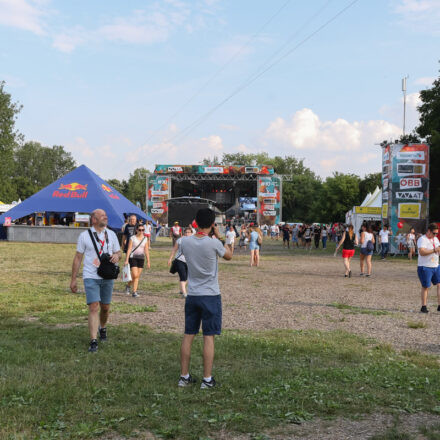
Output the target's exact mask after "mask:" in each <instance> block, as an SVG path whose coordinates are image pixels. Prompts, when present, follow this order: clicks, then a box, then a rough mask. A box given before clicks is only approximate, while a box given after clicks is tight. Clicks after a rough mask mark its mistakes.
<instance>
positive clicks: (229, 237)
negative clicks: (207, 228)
mask: <svg viewBox="0 0 440 440" xmlns="http://www.w3.org/2000/svg"><path fill="white" fill-rule="evenodd" d="M236 236H237V234H236V232H235V229H234V226H233V225H231V226H229V228H228V231H227V232H226V245H227V246H228V249H229V250H230V251H231V253H232V254H233V253H234V246H235V237H236Z"/></svg>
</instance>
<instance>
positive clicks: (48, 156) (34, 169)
mask: <svg viewBox="0 0 440 440" xmlns="http://www.w3.org/2000/svg"><path fill="white" fill-rule="evenodd" d="M14 162H15V172H14V176H13V178H12V182H13V184H14V187H15V191H16V193H17V195H18V197H20V198H21V199H25V198H27V197H29V196H31V195H32V194H35V193H36V192H37V191H40V190H41V189H43V188H44V187H46V186H47V185H50V184H51V183H52V182H54V181H55V180H57V179H59V178H60V177H62V176H64V175H65V174H67V173H68V172H70V171H72V170H73V169H74V168H75V167H76V164H75V161H74V160H73V158H72V155H71V154H70V153H68V152H66V151H65V150H64V148H63V147H62V146H60V145H55V146H53V147H52V148H50V147H44V146H42V145H41V144H40V143H38V142H26V143H25V144H23V145H20V146H18V147H17V148H16V150H15V153H14Z"/></svg>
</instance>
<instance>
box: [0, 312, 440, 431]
mask: <svg viewBox="0 0 440 440" xmlns="http://www.w3.org/2000/svg"><path fill="white" fill-rule="evenodd" d="M0 330H1V333H2V342H1V352H0V354H1V357H2V364H1V366H0V396H1V397H0V420H2V421H3V422H2V425H1V427H0V438H19V437H18V436H19V435H21V434H25V435H26V436H27V437H28V438H58V437H61V436H62V438H75V439H83V438H91V437H95V436H99V435H103V434H105V433H109V432H112V431H114V432H117V433H119V434H120V435H123V436H130V435H131V434H132V433H133V431H134V430H137V429H138V430H139V429H140V430H146V431H151V432H153V433H155V434H157V435H161V436H163V437H165V438H183V439H198V438H200V437H205V438H206V436H208V437H209V436H210V435H212V434H213V433H214V432H216V431H218V430H226V431H230V432H247V433H261V432H263V431H264V430H265V429H269V428H272V427H275V426H279V425H281V424H285V423H299V422H302V421H304V420H308V419H311V418H312V417H315V416H316V417H324V418H328V417H334V416H338V415H341V416H342V415H343V416H350V415H355V414H364V413H368V412H371V411H377V410H378V409H380V408H393V409H394V410H396V411H405V412H416V411H426V412H440V405H439V399H440V392H439V389H440V378H439V376H438V366H437V367H433V366H431V367H427V366H424V367H420V365H419V364H417V363H414V362H417V360H416V359H408V358H407V357H406V356H403V355H399V354H397V353H395V352H393V351H390V350H389V348H387V347H382V346H375V347H370V346H369V345H368V342H367V341H365V340H363V339H362V338H359V337H355V336H353V335H350V334H347V333H343V332H333V333H323V332H316V331H307V332H304V331H296V332H295V331H274V332H258V333H257V334H256V335H252V334H251V333H250V332H249V333H238V332H227V333H226V334H225V335H224V336H222V337H219V338H218V339H217V346H216V348H217V352H216V365H215V375H216V377H217V379H218V380H219V382H221V383H222V386H221V387H219V388H218V389H216V390H212V392H203V391H202V390H200V389H199V388H198V387H192V388H190V389H179V388H178V387H177V386H176V385H177V384H176V382H177V378H178V375H179V366H178V353H179V344H180V339H181V338H180V336H179V335H172V334H163V333H161V334H159V333H156V332H153V331H150V330H148V329H147V328H145V327H143V326H139V325H124V326H120V327H117V328H114V327H111V328H109V342H108V343H106V344H101V346H100V351H99V352H98V353H97V354H96V355H90V354H88V353H87V351H86V349H87V342H88V339H87V331H86V329H85V328H83V327H73V328H68V329H66V328H54V327H43V326H40V325H37V324H34V323H23V322H17V321H16V320H13V319H9V320H3V322H2V323H1V324H0ZM423 357H424V356H422V355H420V358H423ZM201 371H202V367H201V338H198V339H197V340H196V342H195V347H194V354H193V361H192V372H193V373H194V374H195V375H197V376H198V377H200V375H201Z"/></svg>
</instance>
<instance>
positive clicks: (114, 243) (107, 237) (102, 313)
mask: <svg viewBox="0 0 440 440" xmlns="http://www.w3.org/2000/svg"><path fill="white" fill-rule="evenodd" d="M90 221H91V223H92V227H91V228H90V229H89V230H88V231H84V232H82V233H81V234H80V236H79V237H78V243H77V247H76V254H75V257H74V259H73V264H72V279H71V282H70V290H71V291H72V292H73V293H76V292H77V291H78V286H77V282H76V277H77V275H78V271H79V268H80V266H81V262H82V259H83V257H84V267H83V280H84V289H85V292H86V299H87V305H88V306H89V317H88V322H89V332H90V347H89V352H91V353H93V352H96V351H98V340H97V335H98V329H99V338H100V340H101V341H106V340H107V329H106V324H107V320H108V315H109V311H110V303H111V300H112V294H113V283H114V279H103V278H102V277H101V276H99V275H98V268H99V266H100V264H102V263H101V262H102V261H103V260H104V259H109V261H110V262H111V263H113V264H115V265H117V264H118V262H119V259H120V257H121V251H120V247H119V241H118V238H117V236H116V234H115V233H114V232H113V231H112V230H110V229H107V223H108V217H107V214H106V213H105V211H104V210H102V209H95V211H93V212H92V214H91V216H90ZM89 231H90V232H89ZM92 239H93V240H94V241H95V243H94V242H93V241H92ZM98 254H99V256H98Z"/></svg>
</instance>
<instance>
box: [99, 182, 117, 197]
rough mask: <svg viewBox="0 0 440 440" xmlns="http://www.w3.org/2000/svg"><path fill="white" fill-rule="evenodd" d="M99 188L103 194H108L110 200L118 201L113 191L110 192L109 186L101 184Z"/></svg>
mask: <svg viewBox="0 0 440 440" xmlns="http://www.w3.org/2000/svg"><path fill="white" fill-rule="evenodd" d="M101 188H102V189H103V190H104V191H105V192H107V193H109V194H108V196H109V197H110V198H111V199H115V200H118V199H119V196H117V195H116V194H113V190H112V189H111V188H110V187H109V186H107V185H104V184H102V185H101Z"/></svg>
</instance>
